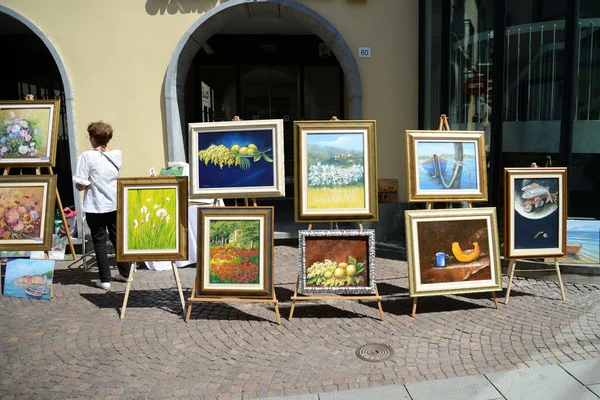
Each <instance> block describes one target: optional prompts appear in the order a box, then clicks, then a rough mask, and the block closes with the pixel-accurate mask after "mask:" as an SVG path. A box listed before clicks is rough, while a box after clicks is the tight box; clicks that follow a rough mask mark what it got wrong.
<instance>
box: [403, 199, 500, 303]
mask: <svg viewBox="0 0 600 400" xmlns="http://www.w3.org/2000/svg"><path fill="white" fill-rule="evenodd" d="M405 222H406V244H407V254H408V273H409V274H408V275H409V291H410V296H411V297H416V296H427V295H439V294H451V293H468V292H484V291H496V290H501V289H502V280H501V277H502V276H501V270H500V256H499V252H498V226H497V221H496V209H495V208H462V209H445V210H415V211H406V212H405Z"/></svg>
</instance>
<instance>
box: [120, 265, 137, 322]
mask: <svg viewBox="0 0 600 400" xmlns="http://www.w3.org/2000/svg"><path fill="white" fill-rule="evenodd" d="M135 270H136V268H135V267H134V263H131V267H130V269H129V278H127V288H125V297H124V298H123V307H121V319H123V318H125V309H126V308H127V300H129V291H130V290H131V284H132V283H133V274H134V272H135Z"/></svg>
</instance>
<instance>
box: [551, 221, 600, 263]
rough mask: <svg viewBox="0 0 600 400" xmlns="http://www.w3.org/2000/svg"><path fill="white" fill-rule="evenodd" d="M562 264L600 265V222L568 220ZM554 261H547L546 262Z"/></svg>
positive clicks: (559, 259)
mask: <svg viewBox="0 0 600 400" xmlns="http://www.w3.org/2000/svg"><path fill="white" fill-rule="evenodd" d="M566 246H567V247H566V249H565V253H566V254H565V256H564V257H560V258H558V260H557V261H558V262H559V263H561V264H600V221H598V220H591V219H568V220H567V245H566ZM549 261H553V260H551V259H546V262H549Z"/></svg>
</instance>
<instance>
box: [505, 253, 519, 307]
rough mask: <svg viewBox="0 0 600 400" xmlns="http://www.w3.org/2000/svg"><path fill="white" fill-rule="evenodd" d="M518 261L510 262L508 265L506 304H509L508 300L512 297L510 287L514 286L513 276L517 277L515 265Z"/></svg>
mask: <svg viewBox="0 0 600 400" xmlns="http://www.w3.org/2000/svg"><path fill="white" fill-rule="evenodd" d="M516 263H517V260H510V261H509V263H508V285H507V286H506V297H505V299H504V304H508V298H509V297H510V287H511V286H512V280H513V276H514V275H515V264H516Z"/></svg>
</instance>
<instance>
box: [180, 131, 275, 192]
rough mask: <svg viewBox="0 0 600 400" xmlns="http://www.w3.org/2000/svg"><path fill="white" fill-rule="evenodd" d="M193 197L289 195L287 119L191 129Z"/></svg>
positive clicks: (191, 181)
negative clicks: (284, 131) (285, 121)
mask: <svg viewBox="0 0 600 400" xmlns="http://www.w3.org/2000/svg"><path fill="white" fill-rule="evenodd" d="M189 148H190V198H211V199H212V198H238V197H282V196H285V172H284V152H283V120H281V119H271V120H260V121H230V122H206V123H193V124H189Z"/></svg>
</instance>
